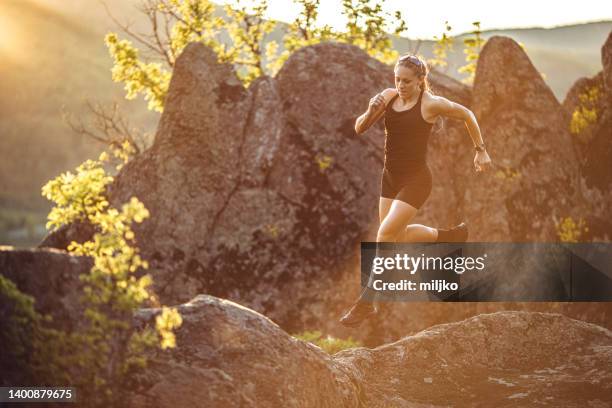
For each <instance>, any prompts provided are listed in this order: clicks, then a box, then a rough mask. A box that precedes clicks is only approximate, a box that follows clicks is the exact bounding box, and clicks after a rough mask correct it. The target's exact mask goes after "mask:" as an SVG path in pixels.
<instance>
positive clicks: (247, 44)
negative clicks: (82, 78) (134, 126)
mask: <svg viewBox="0 0 612 408" xmlns="http://www.w3.org/2000/svg"><path fill="white" fill-rule="evenodd" d="M295 3H296V4H297V5H299V6H301V12H300V13H299V15H298V17H297V18H296V19H295V21H294V22H293V23H292V24H291V25H290V26H289V29H288V31H287V33H286V34H285V36H284V37H283V46H284V48H285V49H284V50H283V52H280V53H279V44H278V43H276V42H275V41H268V42H267V44H266V45H265V46H264V43H265V39H266V38H265V37H266V34H269V33H271V32H272V31H273V30H274V28H275V27H276V22H275V21H268V20H265V19H264V13H265V12H266V10H267V7H268V2H267V0H256V1H253V2H250V3H249V5H248V6H247V5H245V2H244V0H234V1H233V2H232V3H230V4H228V5H226V6H225V7H224V10H225V14H226V18H225V19H223V18H220V17H215V16H214V10H215V6H214V4H213V3H212V2H211V1H209V0H150V1H149V2H148V5H149V8H148V10H147V13H148V15H149V16H155V18H157V19H158V20H159V21H162V20H163V21H168V22H170V28H169V30H168V36H169V38H168V39H167V41H161V40H160V38H161V37H160V33H159V27H154V28H152V30H153V33H152V34H151V37H150V38H155V39H156V40H155V41H156V42H157V43H155V42H153V43H151V42H146V41H145V43H146V46H147V48H149V50H148V51H151V50H152V51H153V52H152V53H153V54H154V56H155V57H156V58H154V57H150V56H149V57H148V58H144V57H141V55H140V54H139V51H138V49H137V48H136V47H135V46H134V45H133V44H132V42H131V41H129V40H125V39H119V37H118V35H117V34H116V33H109V34H107V36H106V40H105V41H106V45H107V47H108V50H109V53H110V55H111V57H112V58H113V60H114V66H113V68H112V78H113V80H114V81H116V82H123V83H124V84H125V89H126V91H127V95H126V98H128V99H132V98H135V97H136V96H137V95H138V94H142V95H144V98H145V99H146V100H147V101H148V102H149V104H148V107H149V109H151V110H155V111H158V112H161V111H162V110H163V105H164V98H165V95H166V93H167V92H168V86H169V83H170V77H171V71H172V69H173V68H174V64H175V61H176V58H177V56H178V55H180V53H181V51H182V50H183V49H184V48H185V46H186V45H187V44H188V43H189V42H201V43H203V44H205V45H207V46H210V47H211V48H212V49H213V50H214V51H215V52H216V53H217V55H218V58H219V61H220V62H228V63H231V64H234V66H235V67H236V71H237V73H238V76H239V78H240V79H241V80H242V82H243V83H244V84H245V85H247V86H248V85H249V84H250V83H251V82H252V81H253V80H254V79H255V78H257V77H259V76H261V75H264V74H268V75H274V74H275V73H276V72H277V71H278V70H279V69H280V67H281V66H282V64H283V63H284V61H286V60H287V58H288V57H289V55H290V54H291V53H292V52H294V51H296V50H297V49H299V48H301V47H303V46H306V45H312V44H316V43H319V42H321V41H326V40H335V41H339V42H345V43H349V44H354V45H356V46H358V47H360V48H362V49H363V50H365V51H366V52H367V53H368V54H369V55H371V56H373V57H375V58H377V59H379V60H380V61H382V62H386V63H391V62H393V61H395V59H396V58H397V56H398V54H397V51H395V50H394V49H393V44H392V42H391V38H390V37H389V35H388V34H387V32H388V31H391V32H392V33H393V34H395V35H399V34H400V33H402V32H404V31H406V23H405V22H404V20H403V19H402V16H401V13H400V12H399V11H396V12H395V13H394V14H393V15H391V14H388V13H385V12H383V9H382V4H383V3H382V1H374V0H343V3H342V7H343V11H342V12H343V14H344V15H345V16H346V18H347V24H346V29H345V30H344V31H340V32H337V31H334V30H332V28H331V27H330V26H328V25H325V26H323V27H318V26H317V24H316V20H317V17H318V7H319V3H320V0H295ZM162 36H163V35H162ZM222 36H225V37H229V44H225V43H224V41H223V40H222ZM157 40H160V41H157ZM138 42H140V43H143V41H142V37H138ZM150 54H151V53H149V55H150Z"/></svg>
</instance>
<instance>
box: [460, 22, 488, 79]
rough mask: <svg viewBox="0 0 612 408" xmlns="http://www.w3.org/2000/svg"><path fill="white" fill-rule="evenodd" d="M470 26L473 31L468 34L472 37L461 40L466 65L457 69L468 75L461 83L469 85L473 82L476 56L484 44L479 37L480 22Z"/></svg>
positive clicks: (476, 61)
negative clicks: (472, 27) (463, 46)
mask: <svg viewBox="0 0 612 408" xmlns="http://www.w3.org/2000/svg"><path fill="white" fill-rule="evenodd" d="M472 25H473V26H474V31H471V32H470V34H472V36H471V37H466V38H464V39H463V44H464V45H465V48H464V49H463V53H464V54H465V61H466V62H467V64H465V65H463V66H462V67H459V69H458V71H459V72H460V73H462V74H467V75H468V76H467V77H466V78H464V79H463V82H465V83H470V84H471V83H472V82H474V75H475V74H476V64H477V63H478V56H479V55H480V50H481V49H482V47H483V45H484V43H485V42H486V41H485V40H484V39H483V38H482V36H481V34H482V31H480V21H474V22H473V23H472Z"/></svg>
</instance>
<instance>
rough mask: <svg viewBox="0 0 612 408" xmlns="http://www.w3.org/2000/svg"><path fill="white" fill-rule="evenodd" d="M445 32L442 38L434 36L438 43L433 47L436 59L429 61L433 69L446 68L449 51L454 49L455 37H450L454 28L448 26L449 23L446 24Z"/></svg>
mask: <svg viewBox="0 0 612 408" xmlns="http://www.w3.org/2000/svg"><path fill="white" fill-rule="evenodd" d="M444 28H445V32H443V33H442V36H441V37H439V38H438V37H437V36H434V39H435V40H436V43H435V44H434V47H433V54H434V58H431V59H430V60H428V63H429V65H430V66H432V67H440V68H444V67H446V66H447V65H448V62H447V58H448V51H452V49H453V37H451V36H450V31H451V30H452V27H451V26H450V25H449V24H448V21H445V22H444Z"/></svg>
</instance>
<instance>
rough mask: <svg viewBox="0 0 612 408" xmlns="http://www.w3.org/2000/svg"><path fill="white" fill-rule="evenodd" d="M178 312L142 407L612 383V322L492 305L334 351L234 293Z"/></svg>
mask: <svg viewBox="0 0 612 408" xmlns="http://www.w3.org/2000/svg"><path fill="white" fill-rule="evenodd" d="M179 311H180V313H181V314H182V316H183V325H182V326H181V328H180V329H179V330H178V333H177V344H178V347H177V348H176V349H173V350H170V351H157V352H155V355H154V356H152V358H153V359H152V361H154V363H153V364H151V365H150V366H149V369H148V370H147V372H146V373H144V374H143V375H141V377H140V378H138V380H137V382H138V383H139V384H140V387H139V389H138V390H137V391H136V392H134V394H133V398H132V406H136V407H145V406H146V407H160V408H161V407H168V406H196V405H197V406H207V407H225V406H249V407H281V406H282V407H357V406H364V407H424V406H449V405H452V406H455V405H462V406H463V405H466V406H479V405H486V406H522V405H533V404H540V405H544V406H559V405H563V406H567V407H582V406H598V404H599V406H605V404H607V403H609V402H610V400H609V397H610V393H611V392H612V385H611V384H612V372H611V371H610V369H609V367H610V364H611V363H612V332H610V331H609V330H607V329H604V328H602V327H599V326H596V325H592V324H588V323H585V322H580V321H576V320H572V319H569V318H567V317H565V316H562V315H559V314H550V313H526V312H498V313H493V314H485V315H480V316H476V317H473V318H471V319H468V320H464V321H461V322H457V323H453V324H444V325H439V326H435V327H432V328H429V329H427V330H425V331H422V332H420V333H418V334H416V335H414V336H410V337H404V338H402V339H400V340H398V341H396V342H394V343H391V344H387V345H384V346H381V347H378V348H375V349H366V348H354V349H348V350H344V351H341V352H339V353H336V354H335V355H333V356H328V355H326V354H325V353H324V352H323V351H322V350H321V349H319V348H318V347H316V346H313V345H311V344H309V343H305V342H302V341H300V340H297V339H295V338H292V337H291V336H289V335H288V334H287V333H285V332H283V331H282V330H281V329H280V328H279V327H278V326H277V325H276V324H274V323H273V322H271V321H270V320H269V319H267V318H265V317H264V316H262V315H260V314H258V313H256V312H254V311H252V310H249V309H246V308H244V307H242V306H239V305H237V304H235V303H233V302H229V301H225V300H220V299H216V298H214V297H211V296H198V297H196V298H195V299H193V300H192V301H191V302H189V303H187V304H184V305H181V306H179ZM158 312H159V311H158V310H152V309H149V310H143V311H142V312H141V313H140V314H139V319H140V321H142V322H152V321H153V316H155V314H156V313H158ZM201 384H206V386H205V387H202V386H201ZM313 390H316V392H313Z"/></svg>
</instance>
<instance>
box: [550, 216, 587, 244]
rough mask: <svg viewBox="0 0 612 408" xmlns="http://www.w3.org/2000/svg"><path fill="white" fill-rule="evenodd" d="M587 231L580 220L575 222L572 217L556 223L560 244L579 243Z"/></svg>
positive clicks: (583, 222)
mask: <svg viewBox="0 0 612 408" xmlns="http://www.w3.org/2000/svg"><path fill="white" fill-rule="evenodd" d="M588 231H589V228H588V227H587V226H586V222H585V221H584V220H583V219H582V218H580V219H579V220H578V221H575V220H574V219H573V218H572V217H565V218H562V219H561V221H560V222H558V223H557V235H558V236H559V239H560V240H561V242H580V239H581V238H582V234H583V233H585V232H588Z"/></svg>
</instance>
